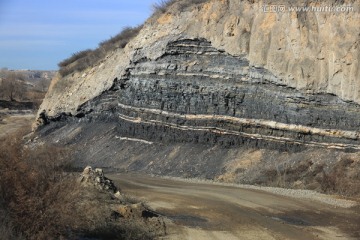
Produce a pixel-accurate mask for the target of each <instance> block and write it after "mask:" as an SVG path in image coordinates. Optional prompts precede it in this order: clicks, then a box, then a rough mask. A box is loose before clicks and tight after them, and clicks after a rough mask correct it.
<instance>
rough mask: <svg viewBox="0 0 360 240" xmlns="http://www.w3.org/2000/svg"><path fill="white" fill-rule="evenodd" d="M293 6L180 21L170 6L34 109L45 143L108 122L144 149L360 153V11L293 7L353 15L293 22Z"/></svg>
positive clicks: (215, 11) (217, 6)
mask: <svg viewBox="0 0 360 240" xmlns="http://www.w3.org/2000/svg"><path fill="white" fill-rule="evenodd" d="M179 2H181V1H179ZM279 2H280V1H279ZM291 2H293V1H281V3H282V4H284V6H285V11H283V12H272V13H269V12H264V11H263V6H264V4H266V2H264V1H239V0H213V1H208V2H207V3H205V4H198V5H193V6H191V7H189V8H187V9H186V11H183V12H178V11H177V9H178V8H179V3H175V4H174V5H173V6H172V7H171V8H170V9H169V10H168V11H167V12H166V13H164V14H163V15H161V16H160V17H155V16H154V17H152V18H150V19H149V20H148V21H147V22H146V23H145V25H144V27H143V29H142V30H141V31H140V33H139V35H138V36H137V37H135V38H134V39H133V40H132V41H131V42H130V43H129V44H127V46H126V47H125V48H124V49H118V50H116V51H113V52H111V53H110V54H108V55H107V57H106V58H104V59H103V60H102V61H101V62H100V63H98V64H97V65H95V66H93V67H92V68H88V69H86V70H85V71H83V72H76V73H73V74H71V75H68V76H66V77H63V78H61V77H60V76H58V77H57V78H55V79H54V80H53V82H52V86H51V88H50V90H49V92H48V94H47V96H46V99H45V100H44V102H43V104H42V106H41V108H40V110H39V118H38V124H39V125H46V124H48V125H47V126H45V127H42V128H41V129H42V130H41V131H42V133H43V134H45V133H49V131H54V129H56V128H58V127H60V126H65V125H66V124H68V130H67V133H68V134H70V135H71V134H73V138H72V139H71V142H73V141H75V142H76V141H79V139H78V138H77V137H79V138H81V139H84V135H86V133H84V130H83V129H84V128H85V127H84V126H85V125H86V124H88V125H87V126H89V124H94V123H99V125H100V123H101V124H109V125H106V126H107V127H109V126H112V127H111V130H109V131H112V132H113V133H112V134H115V135H116V136H118V137H123V138H124V137H130V138H132V137H135V138H137V139H141V140H143V141H162V142H174V143H176V142H190V143H199V144H203V143H205V144H220V145H223V146H243V145H248V146H251V147H255V148H259V147H265V148H269V147H270V148H275V149H288V147H289V146H290V147H289V148H290V149H293V150H301V149H304V148H305V147H321V148H331V149H345V150H346V149H352V150H359V149H360V145H359V138H360V132H359V126H360V105H359V104H360V70H359V66H360V62H359V60H360V49H359V38H360V25H359V22H360V14H359V5H360V3H359V1H355V0H353V1H351V0H349V1H336V0H328V1H323V2H318V1H313V2H309V1H297V2H296V6H300V7H301V6H309V7H319V6H323V5H326V6H342V7H346V6H351V7H352V8H351V10H349V11H345V12H316V11H309V12H305V11H302V12H295V11H291V10H290V9H289V8H290V7H294V6H295V5H294V3H292V4H291ZM69 125H71V127H70V128H69ZM65 129H66V128H65ZM94 129H95V128H94ZM104 129H106V127H104V128H102V130H99V127H98V128H97V131H99V134H103V135H104V136H105V135H106V134H108V132H106V133H104V132H103V130H104ZM62 131H63V133H64V131H65V130H64V129H63V130H62ZM74 131H75V132H74ZM62 136H64V135H62ZM76 136H77V137H76ZM85 138H86V137H85ZM59 140H61V139H59ZM69 141H70V140H69ZM114 154H115V155H116V151H115V152H114Z"/></svg>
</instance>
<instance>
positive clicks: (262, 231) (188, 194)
mask: <svg viewBox="0 0 360 240" xmlns="http://www.w3.org/2000/svg"><path fill="white" fill-rule="evenodd" d="M109 177H110V178H111V179H114V181H115V183H116V184H117V185H118V186H120V188H121V189H122V191H123V192H124V193H127V194H129V195H133V196H136V197H139V198H142V199H143V200H144V201H145V202H146V203H147V204H148V205H150V207H152V208H153V209H155V210H156V211H157V212H159V213H161V214H163V215H165V216H167V217H168V218H170V219H171V220H172V223H171V224H169V225H168V234H169V235H168V236H167V237H165V238H164V239H196V240H197V239H200V240H201V239H207V240H208V239H221V240H222V239H226V240H231V239H266V240H268V239H327V240H328V239H360V207H359V206H355V207H352V208H339V207H334V206H331V205H328V204H324V203H320V202H318V201H315V200H309V199H299V198H291V197H284V196H279V195H275V194H271V193H268V192H263V191H259V190H249V189H242V188H239V187H234V186H219V185H213V184H210V183H191V182H184V181H178V180H169V179H162V178H156V177H150V176H146V175H133V174H111V175H109Z"/></svg>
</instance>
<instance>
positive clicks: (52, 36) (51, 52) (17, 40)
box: [0, 0, 158, 70]
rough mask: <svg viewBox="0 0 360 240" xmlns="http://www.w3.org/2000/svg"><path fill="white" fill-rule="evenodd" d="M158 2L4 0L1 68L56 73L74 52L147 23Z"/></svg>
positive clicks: (0, 13)
mask: <svg viewBox="0 0 360 240" xmlns="http://www.w3.org/2000/svg"><path fill="white" fill-rule="evenodd" d="M155 2H158V1H157V0H0V68H1V67H8V68H9V69H38V70H56V69H57V63H58V62H60V61H61V60H62V59H64V58H67V57H69V56H71V54H72V53H74V52H77V51H80V50H84V49H87V48H95V47H96V46H97V44H98V43H99V42H100V41H102V40H105V39H108V38H109V37H111V36H114V35H116V34H117V33H118V32H120V31H121V29H122V28H123V27H125V26H136V25H139V24H141V23H143V22H144V21H145V20H146V19H147V18H148V17H149V16H150V14H151V5H152V4H153V3H155Z"/></svg>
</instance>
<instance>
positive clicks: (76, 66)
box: [58, 25, 142, 76]
mask: <svg viewBox="0 0 360 240" xmlns="http://www.w3.org/2000/svg"><path fill="white" fill-rule="evenodd" d="M141 28H142V25H141V26H138V27H125V28H124V29H123V30H122V31H121V32H120V33H119V34H117V35H116V36H114V37H111V38H110V39H108V40H105V41H103V42H101V43H100V44H99V47H98V48H96V49H94V50H91V49H87V50H84V51H80V52H77V53H74V54H73V55H72V56H71V57H70V58H67V59H65V60H63V61H61V62H60V63H59V64H58V65H59V67H60V69H59V73H60V74H61V76H66V75H69V74H71V73H74V72H79V71H83V70H85V69H86V68H88V67H91V66H93V65H94V64H96V63H98V62H99V61H100V60H101V59H103V58H104V57H105V55H106V54H107V53H109V52H111V51H113V50H115V49H117V48H124V47H125V46H126V44H127V43H128V42H129V41H130V40H131V39H132V38H134V37H135V36H136V35H137V34H138V33H139V31H140V30H141Z"/></svg>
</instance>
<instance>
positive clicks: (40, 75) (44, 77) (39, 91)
mask: <svg viewBox="0 0 360 240" xmlns="http://www.w3.org/2000/svg"><path fill="white" fill-rule="evenodd" d="M55 74H56V71H39V70H8V69H4V68H3V69H1V70H0V101H1V102H2V103H3V104H1V106H0V107H4V106H12V107H16V106H20V105H21V104H19V103H24V102H26V103H27V104H25V105H24V106H23V105H21V106H23V107H26V106H27V107H31V108H37V107H38V106H39V104H40V103H41V101H42V99H43V98H44V97H45V94H46V92H47V90H48V88H49V85H50V82H51V80H52V78H53V77H54V76H55ZM6 102H8V103H6ZM14 102H17V103H16V104H15V103H14ZM5 103H6V104H5ZM23 107H22V108H23Z"/></svg>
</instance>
